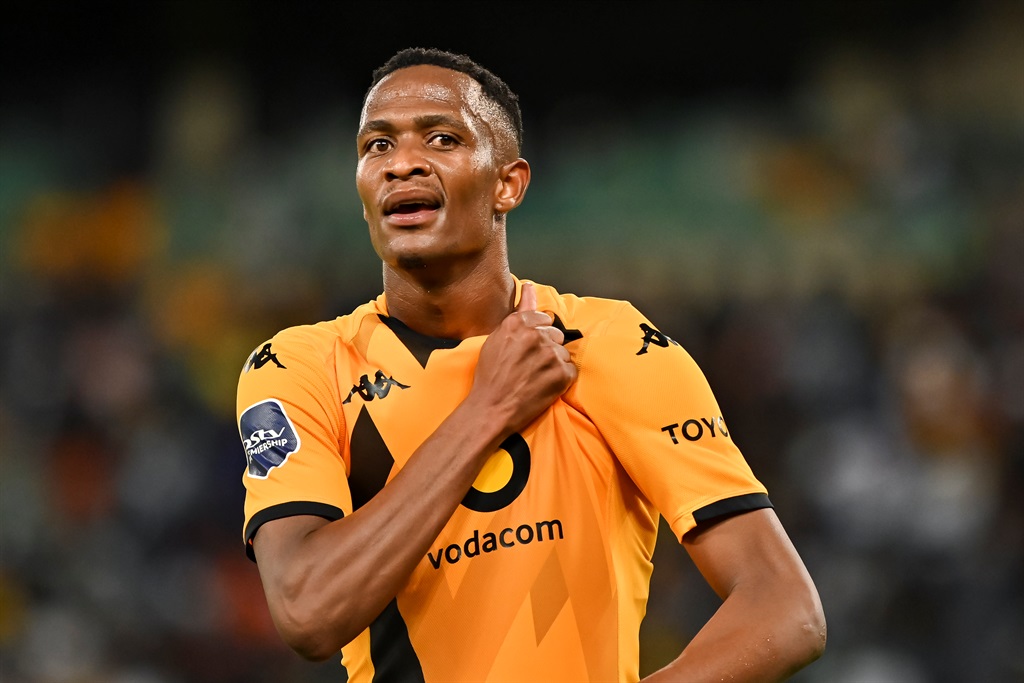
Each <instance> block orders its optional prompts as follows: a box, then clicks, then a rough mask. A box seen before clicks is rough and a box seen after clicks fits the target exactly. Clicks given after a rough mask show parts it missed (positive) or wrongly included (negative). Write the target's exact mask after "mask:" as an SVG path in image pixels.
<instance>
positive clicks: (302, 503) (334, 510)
mask: <svg viewBox="0 0 1024 683" xmlns="http://www.w3.org/2000/svg"><path fill="white" fill-rule="evenodd" d="M299 515H314V516H316V517H323V518H324V519H327V520H330V521H332V522H333V521H334V520H336V519H341V518H342V517H344V516H345V513H344V512H343V511H342V509H341V508H338V507H334V506H333V505H328V504H327V503H314V502H313V501H307V500H296V501H292V502H290V503H281V504H279V505H271V506H270V507H268V508H264V509H263V510H260V511H259V512H257V513H256V514H255V515H253V516H252V519H250V520H249V523H248V524H246V525H245V535H244V538H245V554H246V556H248V558H249V559H250V560H252V561H253V562H255V561H256V555H255V554H254V553H253V550H252V539H254V538H256V532H257V531H259V530H260V527H261V526H263V525H264V524H266V523H267V522H272V521H273V520H275V519H281V518H283V517H298V516H299Z"/></svg>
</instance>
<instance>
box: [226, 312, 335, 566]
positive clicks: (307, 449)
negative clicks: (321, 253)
mask: <svg viewBox="0 0 1024 683" xmlns="http://www.w3.org/2000/svg"><path fill="white" fill-rule="evenodd" d="M333 376H335V375H334V371H333V346H332V345H330V344H328V343H325V342H324V340H321V339H319V338H318V337H317V335H316V334H315V333H314V332H313V331H311V330H307V329H304V328H292V329H289V330H285V331H283V332H281V333H279V334H278V335H277V336H275V337H274V338H273V339H271V340H270V341H268V342H266V343H264V344H261V345H260V346H259V347H257V349H256V350H255V351H253V353H252V354H251V355H250V356H249V358H248V359H247V360H246V362H245V365H244V366H243V368H242V373H241V375H240V376H239V380H238V395H237V416H238V431H239V436H240V437H241V440H242V447H243V450H244V452H245V471H244V473H243V475H242V481H243V483H244V485H245V492H246V493H245V521H244V527H243V540H244V542H245V548H246V553H247V554H248V555H249V557H250V558H251V559H255V557H254V555H253V550H252V541H253V538H254V537H255V536H256V532H257V531H258V530H259V528H260V526H262V525H263V524H265V523H266V522H269V521H271V520H273V519H278V518H281V517H290V516H294V515H317V516H320V517H324V518H326V519H330V520H334V519H340V518H341V517H343V516H344V511H345V510H349V511H351V505H352V504H351V495H350V492H349V488H348V479H347V468H346V464H345V457H344V453H343V448H344V443H345V441H346V440H345V438H344V436H345V425H344V416H343V415H342V413H341V411H340V410H339V408H338V401H337V397H336V396H337V392H336V391H335V389H334V388H333V384H334V383H333V382H332V380H331V378H332V377H333Z"/></svg>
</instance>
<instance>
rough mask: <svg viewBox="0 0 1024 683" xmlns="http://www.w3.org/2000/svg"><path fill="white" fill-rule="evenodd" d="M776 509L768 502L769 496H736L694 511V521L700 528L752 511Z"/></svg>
mask: <svg viewBox="0 0 1024 683" xmlns="http://www.w3.org/2000/svg"><path fill="white" fill-rule="evenodd" d="M774 507H775V506H774V505H772V502H771V501H770V500H768V495H767V494H764V493H748V494H746V495H744V496H735V497H733V498H723V499H722V500H716V501H715V502H714V503H711V504H710V505H705V506H704V507H702V508H700V509H699V510H694V511H693V521H695V522H697V526H700V525H702V524H708V523H709V522H714V521H716V520H718V519H720V518H722V517H727V516H729V515H735V514H737V513H739V512H750V511H751V510H760V509H762V508H774Z"/></svg>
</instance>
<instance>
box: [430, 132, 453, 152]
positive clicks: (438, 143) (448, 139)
mask: <svg viewBox="0 0 1024 683" xmlns="http://www.w3.org/2000/svg"><path fill="white" fill-rule="evenodd" d="M428 143H429V144H430V145H431V146H432V147H440V148H441V149H449V148H451V147H455V146H456V145H458V144H459V140H458V138H456V137H455V136H454V135H449V134H448V133H434V134H433V135H431V136H430V139H429V140H428Z"/></svg>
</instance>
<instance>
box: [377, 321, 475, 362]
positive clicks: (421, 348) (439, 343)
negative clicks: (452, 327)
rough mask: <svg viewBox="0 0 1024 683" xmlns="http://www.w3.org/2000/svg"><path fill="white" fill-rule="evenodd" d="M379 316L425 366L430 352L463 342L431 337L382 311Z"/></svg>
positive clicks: (452, 346)
mask: <svg viewBox="0 0 1024 683" xmlns="http://www.w3.org/2000/svg"><path fill="white" fill-rule="evenodd" d="M377 317H379V318H380V321H381V322H382V323H384V324H385V325H387V326H388V327H389V328H390V329H391V331H392V332H394V333H395V336H396V337H398V340H399V341H400V342H402V344H404V345H405V348H407V349H409V353H411V354H412V355H413V357H414V358H415V359H416V360H417V361H418V362H419V364H420V366H421V367H424V368H425V367H427V361H428V360H429V359H430V354H432V353H433V352H434V351H437V350H438V349H454V348H455V347H456V346H458V345H459V344H461V343H462V342H461V340H459V339H445V338H443V337H429V336H427V335H425V334H420V333H419V332H417V331H416V330H414V329H412V328H411V327H409V326H408V325H406V324H405V323H403V322H402V321H401V320H399V319H398V318H391V317H389V316H386V315H383V314H380V313H378V314H377Z"/></svg>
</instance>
